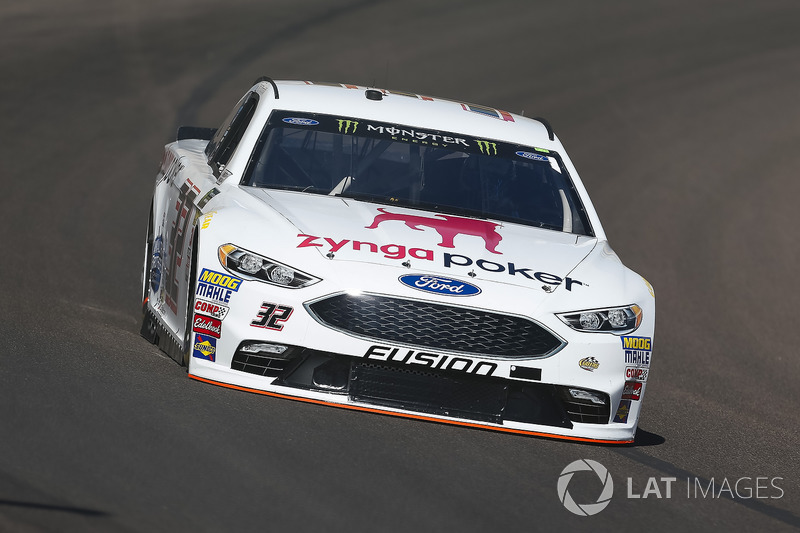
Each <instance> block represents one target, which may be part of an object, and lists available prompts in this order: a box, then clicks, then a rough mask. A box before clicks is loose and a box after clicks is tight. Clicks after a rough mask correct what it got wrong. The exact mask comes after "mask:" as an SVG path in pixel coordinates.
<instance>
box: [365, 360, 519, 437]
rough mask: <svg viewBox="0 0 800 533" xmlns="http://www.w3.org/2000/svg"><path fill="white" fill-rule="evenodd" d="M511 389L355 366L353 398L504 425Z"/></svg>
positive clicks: (389, 368) (395, 369)
mask: <svg viewBox="0 0 800 533" xmlns="http://www.w3.org/2000/svg"><path fill="white" fill-rule="evenodd" d="M507 392H508V385H506V384H505V383H503V382H500V381H488V380H480V379H468V378H466V377H462V376H458V377H455V376H452V377H451V376H448V375H445V374H442V373H439V372H431V371H427V370H417V369H412V368H405V367H395V366H388V365H380V364H374V363H354V364H353V366H352V369H351V374H350V398H352V399H353V400H355V401H358V402H364V403H369V404H372V405H382V406H385V407H395V408H399V409H405V410H408V411H417V412H421V413H429V414H437V415H444V416H453V417H458V418H468V419H471V420H480V421H483V422H493V423H496V424H499V423H502V421H503V409H504V407H505V404H506V395H507Z"/></svg>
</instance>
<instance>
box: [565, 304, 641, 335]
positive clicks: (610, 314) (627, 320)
mask: <svg viewBox="0 0 800 533" xmlns="http://www.w3.org/2000/svg"><path fill="white" fill-rule="evenodd" d="M556 316H558V318H560V319H561V321H562V322H564V323H565V324H566V325H568V326H569V327H571V328H572V329H574V330H576V331H584V332H590V333H614V334H617V335H621V334H624V333H630V332H632V331H635V330H636V329H637V328H638V327H639V326H640V325H641V323H642V308H641V307H639V306H638V305H636V304H631V305H627V306H622V307H607V308H604V309H588V310H586V311H576V312H574V313H559V314H557V315H556Z"/></svg>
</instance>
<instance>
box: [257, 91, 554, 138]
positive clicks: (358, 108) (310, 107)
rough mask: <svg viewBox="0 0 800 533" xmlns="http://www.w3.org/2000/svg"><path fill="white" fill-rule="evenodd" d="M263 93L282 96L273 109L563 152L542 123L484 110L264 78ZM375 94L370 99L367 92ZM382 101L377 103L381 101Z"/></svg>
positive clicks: (428, 99)
mask: <svg viewBox="0 0 800 533" xmlns="http://www.w3.org/2000/svg"><path fill="white" fill-rule="evenodd" d="M262 80H263V81H259V82H257V83H256V85H255V86H254V87H253V90H254V91H256V92H258V93H260V94H269V95H270V97H272V96H274V95H275V94H276V93H277V96H278V98H277V99H275V100H273V101H270V106H271V107H272V108H274V109H283V110H289V111H298V112H300V111H304V112H309V113H324V114H329V115H338V116H342V117H353V118H362V119H371V120H376V121H382V122H390V123H395V124H398V125H406V126H416V127H419V128H426V129H432V130H440V131H445V132H454V133H465V134H468V135H471V136H474V137H478V138H484V139H494V140H498V141H506V142H511V143H517V144H521V145H525V146H533V147H537V148H546V149H549V150H556V151H559V150H563V148H562V147H561V143H560V142H558V139H557V138H556V137H555V136H554V135H553V133H552V130H551V129H549V128H550V126H549V124H548V123H547V122H546V121H545V120H543V119H531V118H527V117H523V116H521V115H517V114H514V113H509V112H507V111H502V110H499V109H495V108H491V107H486V106H482V105H476V104H469V103H466V102H459V101H454V100H449V99H446V98H439V97H429V96H422V95H417V94H413V93H407V92H402V91H393V90H385V89H374V88H368V87H363V86H359V85H352V84H343V83H328V82H310V81H294V80H276V81H272V80H269V79H262ZM368 91H369V92H371V93H372V94H371V96H372V99H371V98H368V97H367V93H368ZM378 95H380V96H379V99H375V98H378Z"/></svg>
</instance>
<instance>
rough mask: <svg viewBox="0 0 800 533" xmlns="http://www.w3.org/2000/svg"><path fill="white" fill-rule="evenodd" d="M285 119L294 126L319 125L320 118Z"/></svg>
mask: <svg viewBox="0 0 800 533" xmlns="http://www.w3.org/2000/svg"><path fill="white" fill-rule="evenodd" d="M283 121H284V122H285V123H287V124H291V125H292V126H318V125H319V120H314V119H313V118H297V117H287V118H285V119H283Z"/></svg>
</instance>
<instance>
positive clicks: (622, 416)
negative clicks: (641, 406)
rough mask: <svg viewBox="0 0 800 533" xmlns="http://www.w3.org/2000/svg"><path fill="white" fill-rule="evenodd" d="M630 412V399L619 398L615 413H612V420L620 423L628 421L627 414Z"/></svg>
mask: <svg viewBox="0 0 800 533" xmlns="http://www.w3.org/2000/svg"><path fill="white" fill-rule="evenodd" d="M630 412H631V401H630V400H620V401H619V407H617V413H616V414H615V415H614V420H613V421H612V422H618V423H620V424H624V423H626V422H627V421H628V415H629V414H630Z"/></svg>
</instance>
